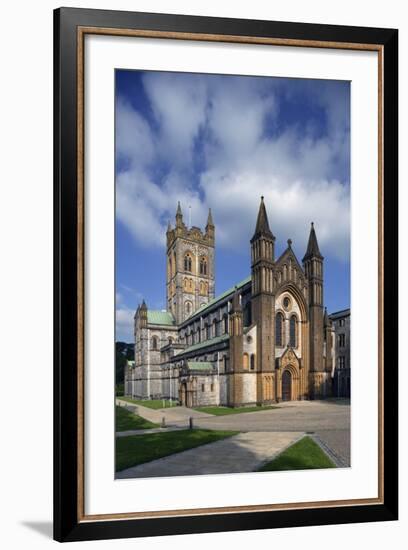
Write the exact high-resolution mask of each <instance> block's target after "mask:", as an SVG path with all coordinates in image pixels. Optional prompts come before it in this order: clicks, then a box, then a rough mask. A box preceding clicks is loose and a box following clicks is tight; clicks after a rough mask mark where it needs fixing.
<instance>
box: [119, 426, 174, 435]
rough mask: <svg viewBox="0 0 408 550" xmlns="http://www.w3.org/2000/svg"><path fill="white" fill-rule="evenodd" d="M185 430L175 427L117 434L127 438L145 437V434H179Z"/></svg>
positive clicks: (127, 431)
mask: <svg viewBox="0 0 408 550" xmlns="http://www.w3.org/2000/svg"><path fill="white" fill-rule="evenodd" d="M180 430H185V428H178V427H177V426H173V427H171V428H147V429H146V430H125V431H123V432H116V437H127V436H128V435H143V434H159V433H163V432H179V431H180Z"/></svg>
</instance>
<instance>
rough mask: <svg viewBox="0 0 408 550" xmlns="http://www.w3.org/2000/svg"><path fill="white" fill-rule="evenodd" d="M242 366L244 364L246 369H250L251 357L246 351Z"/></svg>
mask: <svg viewBox="0 0 408 550" xmlns="http://www.w3.org/2000/svg"><path fill="white" fill-rule="evenodd" d="M242 366H243V368H244V370H248V368H249V357H248V354H247V353H244V357H243V361H242Z"/></svg>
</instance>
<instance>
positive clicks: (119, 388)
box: [115, 384, 125, 397]
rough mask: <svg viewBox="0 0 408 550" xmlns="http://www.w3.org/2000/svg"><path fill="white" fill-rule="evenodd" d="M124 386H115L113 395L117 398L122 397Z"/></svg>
mask: <svg viewBox="0 0 408 550" xmlns="http://www.w3.org/2000/svg"><path fill="white" fill-rule="evenodd" d="M124 389H125V385H124V384H116V386H115V395H116V396H117V397H122V396H123V394H124Z"/></svg>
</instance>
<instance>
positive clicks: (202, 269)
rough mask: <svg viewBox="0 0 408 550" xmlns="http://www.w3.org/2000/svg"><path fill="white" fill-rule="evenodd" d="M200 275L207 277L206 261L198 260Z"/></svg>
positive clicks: (203, 259) (204, 259)
mask: <svg viewBox="0 0 408 550" xmlns="http://www.w3.org/2000/svg"><path fill="white" fill-rule="evenodd" d="M200 275H207V259H206V258H205V257H202V258H200Z"/></svg>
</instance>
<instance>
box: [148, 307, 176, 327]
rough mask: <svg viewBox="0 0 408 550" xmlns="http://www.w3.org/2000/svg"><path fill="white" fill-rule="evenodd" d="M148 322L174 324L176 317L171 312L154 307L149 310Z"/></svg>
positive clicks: (152, 323) (151, 323)
mask: <svg viewBox="0 0 408 550" xmlns="http://www.w3.org/2000/svg"><path fill="white" fill-rule="evenodd" d="M147 322H148V323H149V325H168V326H173V325H174V319H173V315H172V314H171V313H169V312H168V311H160V310H154V309H148V310H147Z"/></svg>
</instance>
